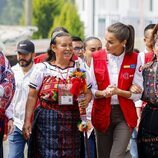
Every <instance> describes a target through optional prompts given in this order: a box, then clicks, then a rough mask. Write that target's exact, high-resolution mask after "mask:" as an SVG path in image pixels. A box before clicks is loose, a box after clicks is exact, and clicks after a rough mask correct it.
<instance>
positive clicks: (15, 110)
mask: <svg viewBox="0 0 158 158" xmlns="http://www.w3.org/2000/svg"><path fill="white" fill-rule="evenodd" d="M34 52H35V46H34V44H33V43H32V42H31V41H30V40H23V41H20V42H19V43H18V45H17V61H18V63H17V64H16V65H15V66H13V67H12V70H13V72H14V76H15V84H16V90H15V94H14V97H13V100H12V102H11V104H10V106H9V108H8V109H7V113H8V114H9V115H10V116H11V114H12V117H11V118H10V119H9V123H8V127H9V128H8V129H9V137H8V140H9V158H24V148H25V144H26V143H27V141H26V140H25V139H24V137H23V135H22V126H23V122H24V116H25V105H26V100H27V96H28V91H29V86H28V84H29V79H30V76H31V73H32V71H33V69H34V62H33V60H34V56H35V53H34Z"/></svg>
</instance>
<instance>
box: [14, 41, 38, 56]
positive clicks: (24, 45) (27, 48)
mask: <svg viewBox="0 0 158 158" xmlns="http://www.w3.org/2000/svg"><path fill="white" fill-rule="evenodd" d="M17 52H20V53H24V54H28V53H34V52H35V46H34V44H33V43H32V42H31V41H30V40H23V41H20V42H19V43H18V45H17Z"/></svg>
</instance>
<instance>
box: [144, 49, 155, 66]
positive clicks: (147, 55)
mask: <svg viewBox="0 0 158 158" xmlns="http://www.w3.org/2000/svg"><path fill="white" fill-rule="evenodd" d="M153 58H154V52H149V53H145V64H146V63H148V62H150V61H152V60H153Z"/></svg>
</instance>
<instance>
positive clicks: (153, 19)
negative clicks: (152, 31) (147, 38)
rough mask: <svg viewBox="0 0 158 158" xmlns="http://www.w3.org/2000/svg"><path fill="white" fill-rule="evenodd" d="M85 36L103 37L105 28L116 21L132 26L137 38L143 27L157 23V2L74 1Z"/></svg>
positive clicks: (140, 35)
mask: <svg viewBox="0 0 158 158" xmlns="http://www.w3.org/2000/svg"><path fill="white" fill-rule="evenodd" d="M75 2H76V4H77V8H78V12H79V15H80V17H81V20H82V21H83V22H84V26H85V36H86V37H87V36H92V35H94V36H97V37H100V38H103V37H104V34H105V28H106V27H107V26H108V25H110V24H112V23H114V22H117V21H120V22H123V23H125V24H131V25H133V26H134V28H135V31H136V36H137V38H139V37H142V36H143V30H144V27H145V26H146V25H147V24H149V23H158V13H157V6H158V0H75Z"/></svg>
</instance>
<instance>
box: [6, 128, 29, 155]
mask: <svg viewBox="0 0 158 158" xmlns="http://www.w3.org/2000/svg"><path fill="white" fill-rule="evenodd" d="M8 140H9V156H8V157H9V158H24V149H25V144H26V143H27V141H26V140H25V139H24V137H23V135H22V131H21V130H20V129H19V128H17V127H16V126H14V131H13V133H12V134H10V135H9V137H8Z"/></svg>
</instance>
